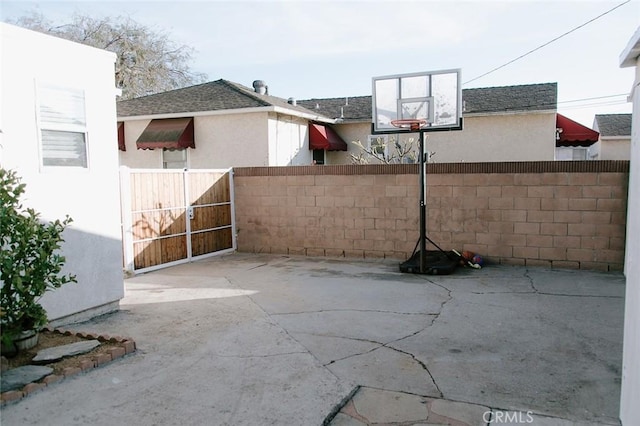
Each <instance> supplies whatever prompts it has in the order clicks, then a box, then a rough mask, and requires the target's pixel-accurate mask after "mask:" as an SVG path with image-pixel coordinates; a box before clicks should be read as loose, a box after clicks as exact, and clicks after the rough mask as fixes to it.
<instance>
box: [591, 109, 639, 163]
mask: <svg viewBox="0 0 640 426" xmlns="http://www.w3.org/2000/svg"><path fill="white" fill-rule="evenodd" d="M593 128H594V129H595V130H596V131H597V132H600V139H599V140H598V142H596V143H595V144H593V146H592V147H591V148H590V149H589V157H590V159H592V160H629V159H630V158H631V156H630V155H631V154H630V153H631V114H596V116H595V118H594V120H593Z"/></svg>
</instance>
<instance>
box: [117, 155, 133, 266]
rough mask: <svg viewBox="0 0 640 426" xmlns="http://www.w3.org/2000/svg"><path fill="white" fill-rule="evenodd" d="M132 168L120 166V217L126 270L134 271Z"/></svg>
mask: <svg viewBox="0 0 640 426" xmlns="http://www.w3.org/2000/svg"><path fill="white" fill-rule="evenodd" d="M131 214H132V212H131V169H129V168H128V167H127V166H121V167H120V217H121V228H122V250H123V253H124V256H123V257H124V270H125V271H129V272H133V271H134V262H133V261H134V259H133V234H132V232H131V231H132V229H133V223H132V219H131Z"/></svg>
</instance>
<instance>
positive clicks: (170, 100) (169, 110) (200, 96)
mask: <svg viewBox="0 0 640 426" xmlns="http://www.w3.org/2000/svg"><path fill="white" fill-rule="evenodd" d="M557 92H558V87H557V83H541V84H528V85H519V86H503V87H487V88H479V89H463V90H462V100H463V102H464V105H465V109H464V114H479V113H496V112H519V111H541V110H555V109H556V104H557ZM297 104H298V105H291V104H289V103H288V102H287V101H286V100H284V99H282V98H278V97H275V96H269V95H261V94H259V93H256V92H255V91H254V90H253V89H250V88H248V87H245V86H243V85H241V84H237V83H233V82H231V81H227V80H222V79H221V80H216V81H212V82H209V83H204V84H199V85H196V86H191V87H185V88H183V89H176V90H171V91H168V92H163V93H158V94H155V95H149V96H144V97H141V98H135V99H129V100H126V101H120V102H118V104H117V107H118V117H130V116H137V115H155V114H176V113H190V112H200V111H219V110H227V109H239V108H254V107H266V106H279V107H283V108H288V109H291V110H296V111H299V112H305V113H309V114H316V115H322V116H325V117H328V118H333V119H338V118H342V119H344V121H347V122H348V121H370V120H371V96H356V97H349V98H342V97H341V98H317V99H315V98H314V99H306V100H301V101H298V102H297Z"/></svg>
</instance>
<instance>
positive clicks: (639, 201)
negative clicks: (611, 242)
mask: <svg viewBox="0 0 640 426" xmlns="http://www.w3.org/2000/svg"><path fill="white" fill-rule="evenodd" d="M620 67H634V68H635V82H634V83H633V86H632V89H631V94H630V98H631V99H632V102H633V116H632V118H631V121H632V124H631V128H632V131H631V148H630V158H631V170H630V172H629V198H628V200H627V235H628V236H629V237H630V238H627V239H626V247H625V268H624V273H625V275H626V286H625V309H624V344H623V354H622V387H621V392H620V421H621V423H622V425H623V426H632V425H637V424H638V419H640V404H638V401H640V238H638V234H640V85H638V83H640V27H638V29H637V30H636V32H635V34H634V35H633V36H632V37H631V39H630V40H629V43H628V44H627V46H626V48H625V49H624V51H623V52H622V54H621V55H620Z"/></svg>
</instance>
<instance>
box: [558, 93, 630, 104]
mask: <svg viewBox="0 0 640 426" xmlns="http://www.w3.org/2000/svg"><path fill="white" fill-rule="evenodd" d="M618 96H629V94H628V93H620V94H618V95H607V96H596V97H594V98H582V99H572V100H570V101H558V103H559V104H568V103H570V102H582V101H591V100H594V99H607V98H617V97H618ZM625 102H626V101H625Z"/></svg>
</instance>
